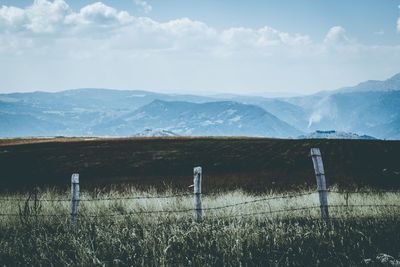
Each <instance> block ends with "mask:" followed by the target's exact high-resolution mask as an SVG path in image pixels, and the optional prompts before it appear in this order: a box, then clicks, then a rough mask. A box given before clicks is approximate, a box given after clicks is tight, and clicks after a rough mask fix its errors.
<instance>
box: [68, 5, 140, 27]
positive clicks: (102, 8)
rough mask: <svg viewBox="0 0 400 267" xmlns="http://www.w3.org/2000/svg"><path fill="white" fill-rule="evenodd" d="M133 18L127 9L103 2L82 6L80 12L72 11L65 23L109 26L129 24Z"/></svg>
mask: <svg viewBox="0 0 400 267" xmlns="http://www.w3.org/2000/svg"><path fill="white" fill-rule="evenodd" d="M132 19H133V17H132V16H130V15H129V13H128V12H126V11H117V10H116V9H114V8H112V7H109V6H107V5H105V4H103V3H101V2H96V3H94V4H90V5H87V6H84V7H83V8H81V10H80V11H79V13H71V14H69V15H68V16H66V17H65V23H66V24H67V25H68V24H73V25H78V26H80V25H97V26H109V25H115V24H127V23H129V22H131V21H132Z"/></svg>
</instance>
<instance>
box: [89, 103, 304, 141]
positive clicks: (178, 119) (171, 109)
mask: <svg viewBox="0 0 400 267" xmlns="http://www.w3.org/2000/svg"><path fill="white" fill-rule="evenodd" d="M146 128H153V129H164V130H168V131H172V132H174V133H176V134H178V135H186V136H224V135H232V136H276V137H288V136H296V135H297V134H298V133H300V131H298V130H296V129H295V128H293V127H292V126H290V125H288V124H287V123H285V122H283V121H281V120H279V119H278V118H277V117H275V116H273V115H272V114H270V113H268V112H267V111H265V110H263V109H262V108H260V107H257V106H254V105H246V104H241V103H237V102H231V101H222V102H209V103H202V104H196V103H190V102H177V101H173V102H167V101H161V100H155V101H153V102H151V103H150V104H148V105H145V106H143V107H141V108H139V109H138V110H136V111H134V112H132V113H129V114H126V115H124V116H121V117H120V118H117V119H114V120H110V121H108V122H105V123H102V124H98V125H96V127H94V128H92V129H91V131H92V132H93V133H94V134H95V135H106V134H111V135H114V136H131V135H135V134H136V133H138V132H142V131H143V130H144V129H146Z"/></svg>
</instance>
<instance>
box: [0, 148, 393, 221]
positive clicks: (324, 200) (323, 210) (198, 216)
mask: <svg viewBox="0 0 400 267" xmlns="http://www.w3.org/2000/svg"><path fill="white" fill-rule="evenodd" d="M311 158H312V162H313V166H314V171H315V177H316V183H317V192H305V193H296V194H289V195H281V196H270V197H264V198H258V199H254V200H250V201H242V202H238V203H233V204H228V205H222V206H216V207H202V196H209V195H212V194H205V193H202V191H201V184H202V168H201V167H195V168H194V169H193V185H192V186H190V187H193V193H184V194H172V195H164V196H133V197H107V198H94V199H81V198H80V187H79V174H78V173H74V174H72V176H71V198H70V199H37V198H36V197H35V199H30V198H28V199H22V198H20V199H18V198H2V199H0V201H25V202H26V201H28V202H29V201H35V202H36V201H48V202H66V201H68V202H70V203H71V214H70V220H71V221H70V224H71V228H72V229H74V228H76V226H77V223H78V216H79V204H80V202H91V201H107V200H137V199H168V198H178V197H187V196H193V208H192V209H178V210H172V209H170V210H144V211H143V210H138V211H134V212H129V213H124V214H115V213H111V214H101V215H99V214H96V215H91V214H85V216H88V217H111V216H132V215H136V214H157V213H187V212H194V221H195V222H198V223H200V222H201V220H202V217H203V211H209V210H221V209H227V208H231V207H237V206H245V205H249V204H252V203H257V202H267V201H271V200H276V199H288V198H296V197H301V196H306V195H311V194H315V193H318V196H319V205H315V206H307V207H295V208H290V209H277V210H269V211H262V212H252V213H240V214H234V215H230V216H225V217H219V218H226V217H237V216H242V217H245V216H255V215H266V214H272V213H280V212H288V211H289V212H291V211H301V210H310V209H320V214H321V215H320V216H321V218H322V220H325V221H326V220H329V218H330V216H329V208H341V207H393V208H400V204H390V205H376V204H375V205H372V204H349V203H348V198H349V197H348V196H349V194H364V193H369V191H368V192H367V191H346V192H344V193H346V205H329V204H328V193H329V192H333V193H342V192H339V191H333V190H327V187H326V179H325V171H324V166H323V162H322V156H321V152H320V150H319V149H318V148H312V149H311ZM379 192H380V193H389V192H395V193H397V192H398V191H394V190H386V191H379ZM21 215H22V214H21V211H20V213H0V216H21ZM25 215H28V216H30V214H25ZM33 216H44V217H60V216H62V215H60V214H34V215H33Z"/></svg>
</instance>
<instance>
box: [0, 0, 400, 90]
mask: <svg viewBox="0 0 400 267" xmlns="http://www.w3.org/2000/svg"><path fill="white" fill-rule="evenodd" d="M399 26H400V25H399V22H398V27H399ZM399 60H400V46H395V45H393V46H380V45H375V46H373V45H363V44H360V43H358V42H356V41H354V40H353V39H352V37H351V36H350V35H348V34H347V33H346V30H345V29H344V28H343V27H341V26H335V27H332V28H331V29H329V31H328V32H327V34H326V36H325V38H324V40H323V41H320V42H316V41H313V40H312V39H311V37H309V36H308V35H306V34H296V33H289V32H284V31H281V30H279V29H275V28H272V27H269V26H264V27H261V28H248V27H233V28H225V29H216V28H214V27H212V26H211V25H208V24H206V23H205V22H202V21H195V20H192V19H190V18H178V19H174V20H170V21H165V22H160V21H156V20H154V19H151V18H150V17H148V16H144V17H137V16H134V15H132V14H129V13H128V12H126V11H122V10H118V9H116V8H114V7H112V6H107V5H105V4H104V3H102V2H96V3H93V4H90V5H86V6H83V7H82V8H81V9H80V10H73V9H72V8H71V7H70V6H68V4H67V2H66V1H64V0H53V1H49V0H37V1H34V2H33V4H32V5H30V6H27V7H24V8H18V7H13V6H2V7H0V73H3V77H5V76H7V75H6V74H7V73H9V82H8V84H6V83H5V82H4V81H3V80H2V84H1V85H0V86H4V87H6V86H9V87H10V88H13V86H14V87H17V86H18V85H19V83H22V82H17V80H18V79H16V78H15V79H13V78H12V77H13V76H12V75H13V73H18V72H19V71H21V72H22V71H23V70H22V69H21V66H26V69H27V70H26V72H25V75H26V76H29V77H31V78H29V79H28V78H27V79H23V80H24V81H23V82H24V83H26V86H27V87H29V86H30V81H32V84H33V81H34V80H35V79H37V80H36V81H38V82H39V83H40V84H42V85H43V84H44V83H45V82H47V81H48V82H49V83H48V84H47V83H46V84H44V85H43V86H45V87H51V86H52V85H51V83H50V82H51V81H53V80H54V84H56V83H61V82H60V81H61V80H62V79H64V80H63V82H64V83H65V86H67V85H68V86H70V87H73V86H75V87H79V86H84V85H85V83H84V82H83V81H87V84H86V85H87V86H89V85H93V84H97V85H98V86H109V87H118V86H121V87H122V85H124V84H125V88H127V87H128V88H132V86H136V85H137V86H138V87H140V86H142V85H143V86H144V85H148V84H149V85H152V86H153V87H152V88H156V89H158V88H164V87H169V88H210V87H213V88H217V87H221V88H222V87H226V88H228V87H229V88H233V89H234V88H236V89H238V88H258V89H259V90H264V89H265V90H267V89H268V88H267V87H268V86H270V87H271V90H280V89H281V88H284V89H286V90H291V89H292V88H289V85H290V86H293V87H295V88H305V86H304V85H303V86H302V85H301V82H303V83H304V84H306V83H307V82H310V83H311V81H312V82H313V87H315V88H318V89H321V88H322V87H323V86H326V84H325V83H326V82H328V81H331V83H330V86H331V88H335V87H339V86H342V85H347V84H349V82H348V80H347V81H346V80H345V79H342V77H344V76H345V75H347V73H354V72H357V71H359V73H361V70H362V69H364V68H367V66H370V67H369V68H371V71H370V73H375V71H376V70H375V69H382V71H383V70H386V71H387V70H388V69H389V68H391V69H390V70H391V71H392V70H394V69H397V70H398V61H399ZM6 62H7V63H6ZM21 62H22V63H21ZM371 62H372V63H371ZM375 62H377V63H375ZM379 64H380V65H379ZM40 65H41V66H42V67H41V68H40V67H37V68H36V66H40ZM378 65H379V67H376V66H378ZM13 66H14V67H13ZM387 66H391V67H387ZM372 68H373V70H372ZM111 69H112V70H111ZM36 70H37V72H39V70H42V74H41V73H38V74H37V77H38V78H36V77H35V76H34V75H33V73H34V72H35V71H36ZM61 70H63V71H61ZM46 71H48V72H50V73H53V72H57V71H58V73H59V76H58V79H56V76H54V78H53V76H52V75H47V76H46V77H50V78H49V79H47V78H40V77H41V75H45V74H46ZM37 72H36V73H37ZM99 73H100V74H99ZM288 73H290V76H291V77H292V76H293V77H292V78H291V79H287V77H288ZM316 73H317V74H316ZM65 75H69V76H70V77H68V79H67V77H66V76H65ZM22 76H23V75H22ZM7 77H8V76H7ZM154 77H157V79H154ZM315 77H321V78H315ZM352 77H354V75H352ZM358 78H359V79H362V78H361V76H358ZM267 79H268V80H267ZM315 79H319V81H320V83H319V84H315ZM354 79H355V78H354ZM111 80H112V82H110V83H107V82H108V81H111ZM294 80H297V81H298V82H299V85H297V84H295V85H293V81H294ZM75 81H76V83H74V82H75ZM89 81H90V82H89ZM139 81H141V83H140V82H139ZM351 81H352V80H351ZM79 82H81V83H79ZM137 82H138V83H139V84H138V83H137ZM339 82H340V84H339ZM82 83H83V84H82ZM126 84H128V85H126ZM210 84H211V85H210ZM285 84H286V85H285ZM63 86H64V85H63ZM285 86H286V87H285ZM146 88H147V89H149V87H146ZM152 88H150V89H152ZM0 89H1V88H0Z"/></svg>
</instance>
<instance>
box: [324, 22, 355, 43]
mask: <svg viewBox="0 0 400 267" xmlns="http://www.w3.org/2000/svg"><path fill="white" fill-rule="evenodd" d="M351 42H352V41H351V40H350V38H349V37H348V36H347V34H346V30H345V29H344V28H343V27H341V26H334V27H332V28H330V29H329V31H328V33H327V34H326V36H325V39H324V43H325V44H334V45H335V44H336V45H346V44H349V43H351Z"/></svg>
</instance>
